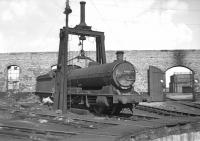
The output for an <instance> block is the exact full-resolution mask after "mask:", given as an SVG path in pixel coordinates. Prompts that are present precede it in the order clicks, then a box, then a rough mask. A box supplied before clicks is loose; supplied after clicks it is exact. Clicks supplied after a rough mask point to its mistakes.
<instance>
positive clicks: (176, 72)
mask: <svg viewBox="0 0 200 141" xmlns="http://www.w3.org/2000/svg"><path fill="white" fill-rule="evenodd" d="M165 79H166V84H165V88H166V89H165V92H166V98H169V99H175V100H193V82H194V81H193V80H194V75H193V71H192V70H191V69H189V68H187V67H183V66H176V67H172V68H170V69H168V70H167V71H166V72H165Z"/></svg>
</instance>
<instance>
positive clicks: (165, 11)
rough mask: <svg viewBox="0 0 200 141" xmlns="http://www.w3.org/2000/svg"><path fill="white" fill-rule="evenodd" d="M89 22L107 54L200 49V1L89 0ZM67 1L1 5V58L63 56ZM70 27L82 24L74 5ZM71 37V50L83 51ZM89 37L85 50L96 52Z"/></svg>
mask: <svg viewBox="0 0 200 141" xmlns="http://www.w3.org/2000/svg"><path fill="white" fill-rule="evenodd" d="M85 1H86V23H87V25H89V26H92V30H97V31H103V32H104V33H105V47H106V50H162V49H163V50H168V49H169V50H171V49H200V0H85ZM65 2H66V0H0V53H9V52H48V51H58V48H59V30H60V28H62V27H63V26H64V25H65V15H64V14H63V11H64V8H65ZM69 2H70V7H71V9H72V13H71V14H70V16H69V26H70V27H74V26H76V25H77V24H79V23H80V4H79V2H80V1H79V0H70V1H69ZM78 43H79V41H78V37H76V36H71V35H70V36H69V50H80V46H78ZM94 43H95V42H94V39H93V38H87V40H86V41H85V43H84V49H85V50H95V48H94V46H95V45H94Z"/></svg>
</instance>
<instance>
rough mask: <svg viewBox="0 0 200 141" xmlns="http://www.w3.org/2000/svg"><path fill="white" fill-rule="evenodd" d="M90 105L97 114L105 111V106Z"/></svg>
mask: <svg viewBox="0 0 200 141" xmlns="http://www.w3.org/2000/svg"><path fill="white" fill-rule="evenodd" d="M92 107H93V111H94V112H95V113H96V114H98V115H101V114H104V113H105V110H106V107H105V106H99V105H94V106H92Z"/></svg>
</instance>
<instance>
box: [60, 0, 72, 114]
mask: <svg viewBox="0 0 200 141" xmlns="http://www.w3.org/2000/svg"><path fill="white" fill-rule="evenodd" d="M71 12H72V10H71V8H70V6H69V0H67V1H66V8H65V11H64V13H65V15H66V25H65V30H64V33H65V34H64V36H65V37H64V46H63V48H64V49H63V51H64V54H63V55H64V56H63V59H64V61H63V69H64V70H63V84H61V85H62V89H63V93H62V95H63V102H62V103H63V104H62V111H63V113H66V112H67V73H68V67H67V61H68V35H69V33H68V17H69V14H70V13H71Z"/></svg>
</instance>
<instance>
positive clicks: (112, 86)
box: [36, 60, 142, 114]
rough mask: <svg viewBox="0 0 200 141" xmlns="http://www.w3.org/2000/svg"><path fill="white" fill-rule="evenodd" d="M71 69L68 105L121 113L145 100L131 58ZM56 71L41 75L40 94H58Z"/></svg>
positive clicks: (68, 76) (109, 112) (38, 84)
mask: <svg viewBox="0 0 200 141" xmlns="http://www.w3.org/2000/svg"><path fill="white" fill-rule="evenodd" d="M68 68H69V72H68V75H67V87H68V95H67V100H68V102H67V103H68V104H67V106H68V107H79V108H80V107H85V108H88V109H89V110H92V111H93V112H95V113H97V114H102V113H103V114H119V113H120V112H121V110H122V109H123V108H130V109H132V108H133V106H134V105H135V104H138V103H139V102H140V101H142V97H141V96H140V95H139V94H138V93H137V92H135V91H134V87H133V84H134V82H135V78H136V73H135V68H134V66H133V65H132V64H131V63H130V62H128V61H124V60H115V61H114V62H112V63H106V64H97V63H91V64H89V66H88V67H86V68H81V67H79V66H76V65H69V66H68ZM55 71H56V70H54V71H51V72H49V73H48V74H45V75H41V76H39V77H37V85H36V94H37V95H39V96H40V97H41V98H42V97H48V96H51V97H54V96H55V93H54V91H55V75H54V72H55Z"/></svg>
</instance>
